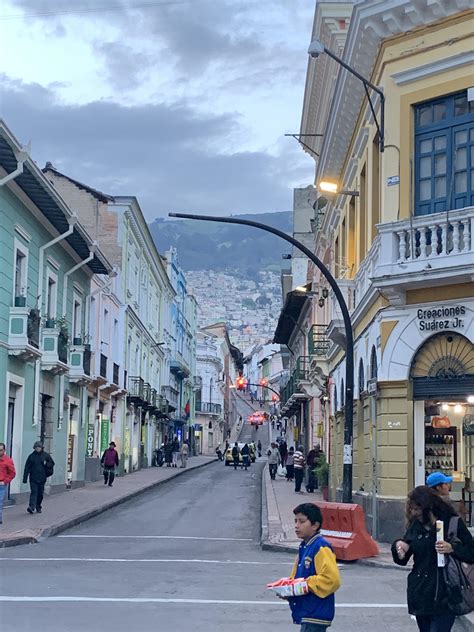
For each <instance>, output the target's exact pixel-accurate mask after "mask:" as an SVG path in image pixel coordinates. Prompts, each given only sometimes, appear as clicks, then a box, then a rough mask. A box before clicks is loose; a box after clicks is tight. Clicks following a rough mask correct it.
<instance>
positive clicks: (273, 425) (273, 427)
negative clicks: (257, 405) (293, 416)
mask: <svg viewBox="0 0 474 632" xmlns="http://www.w3.org/2000/svg"><path fill="white" fill-rule="evenodd" d="M272 430H275V419H274V418H273V419H272Z"/></svg>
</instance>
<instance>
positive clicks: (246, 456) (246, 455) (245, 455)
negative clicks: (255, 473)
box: [241, 443, 250, 471]
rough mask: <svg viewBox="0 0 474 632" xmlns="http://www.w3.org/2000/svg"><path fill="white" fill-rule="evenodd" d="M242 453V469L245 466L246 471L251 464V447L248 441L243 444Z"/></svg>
mask: <svg viewBox="0 0 474 632" xmlns="http://www.w3.org/2000/svg"><path fill="white" fill-rule="evenodd" d="M241 453H242V469H243V468H245V471H247V468H248V466H249V465H250V448H249V446H248V444H247V443H246V444H245V445H244V446H243V448H242V450H241Z"/></svg>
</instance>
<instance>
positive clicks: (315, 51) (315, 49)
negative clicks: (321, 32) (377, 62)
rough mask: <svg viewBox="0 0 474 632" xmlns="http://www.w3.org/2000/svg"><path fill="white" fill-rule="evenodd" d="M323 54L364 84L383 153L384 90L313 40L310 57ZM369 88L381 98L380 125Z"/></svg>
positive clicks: (315, 57)
mask: <svg viewBox="0 0 474 632" xmlns="http://www.w3.org/2000/svg"><path fill="white" fill-rule="evenodd" d="M323 54H326V55H328V56H329V57H331V59H334V61H336V62H337V63H338V64H339V65H340V66H342V67H343V68H345V69H346V70H347V71H348V72H350V73H351V75H354V77H357V79H359V81H362V83H363V84H364V90H365V93H366V95H367V98H368V100H369V105H370V109H371V111H372V116H373V117H374V121H375V125H376V126H377V131H378V133H379V144H380V151H381V152H383V150H384V148H385V95H384V93H383V91H382V89H381V88H379V87H378V86H376V85H374V84H373V83H372V82H371V81H369V80H368V79H366V78H365V77H364V76H363V75H361V74H360V73H359V72H357V70H355V69H354V68H352V66H349V64H346V62H345V61H342V59H341V58H340V57H338V56H337V55H336V54H335V53H333V52H332V50H330V49H329V48H326V46H324V44H323V43H322V42H320V41H319V40H313V41H312V42H311V44H310V46H309V48H308V55H310V56H311V57H313V58H314V59H317V58H318V57H320V56H321V55H323ZM369 88H370V89H371V90H373V91H374V92H376V93H377V94H378V95H379V97H380V123H379V120H378V118H377V116H376V114H375V109H374V104H373V102H372V99H371V98H370V92H369Z"/></svg>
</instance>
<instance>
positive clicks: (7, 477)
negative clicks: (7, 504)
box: [0, 443, 16, 524]
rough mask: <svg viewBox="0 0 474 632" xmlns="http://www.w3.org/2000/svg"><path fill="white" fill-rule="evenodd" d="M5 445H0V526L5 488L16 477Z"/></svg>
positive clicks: (5, 493)
mask: <svg viewBox="0 0 474 632" xmlns="http://www.w3.org/2000/svg"><path fill="white" fill-rule="evenodd" d="M5 449H6V448H5V444H4V443H0V524H2V522H3V519H2V512H3V501H4V500H5V496H6V495H7V487H8V485H9V484H10V483H11V482H12V480H13V479H14V478H15V476H16V470H15V465H14V464H13V459H11V458H10V457H9V456H8V455H7V454H6V452H5Z"/></svg>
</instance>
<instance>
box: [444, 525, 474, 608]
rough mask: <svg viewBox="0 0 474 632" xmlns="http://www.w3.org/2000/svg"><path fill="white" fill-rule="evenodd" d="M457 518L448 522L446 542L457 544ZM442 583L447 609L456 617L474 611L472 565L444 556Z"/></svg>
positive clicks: (473, 566)
mask: <svg viewBox="0 0 474 632" xmlns="http://www.w3.org/2000/svg"><path fill="white" fill-rule="evenodd" d="M458 522H459V516H453V517H452V518H451V519H450V521H449V527H448V542H449V543H450V544H453V543H456V542H459V539H458V537H457V532H458ZM444 581H445V582H446V590H447V594H448V608H449V609H450V610H451V612H452V613H454V614H455V615H457V616H460V615H463V614H469V613H470V612H472V611H473V610H474V564H468V563H466V562H461V561H460V560H458V559H456V558H455V557H454V556H453V555H446V566H445V567H444Z"/></svg>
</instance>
